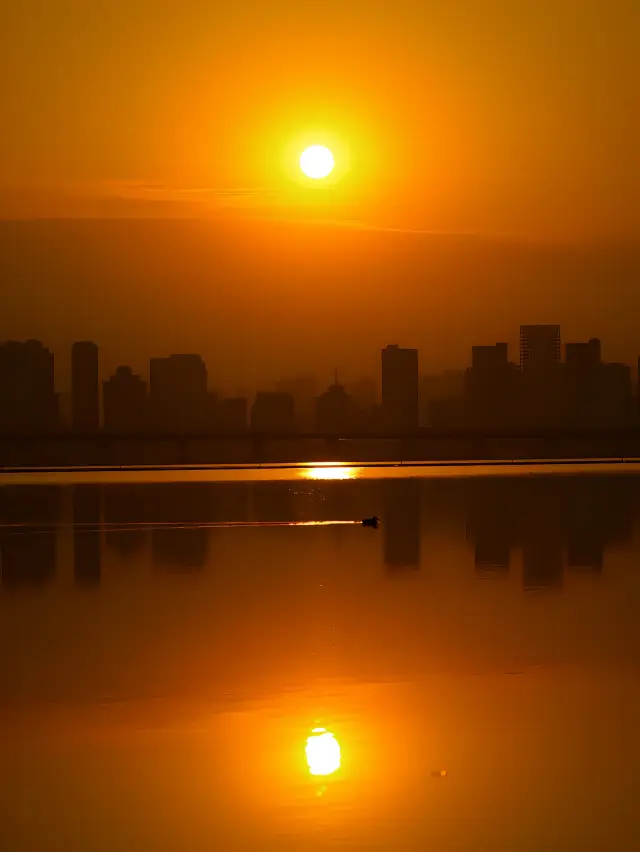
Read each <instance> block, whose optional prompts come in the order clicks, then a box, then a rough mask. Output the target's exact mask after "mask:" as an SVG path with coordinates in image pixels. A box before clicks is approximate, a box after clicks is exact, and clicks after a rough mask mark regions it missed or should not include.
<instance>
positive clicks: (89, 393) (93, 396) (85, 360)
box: [71, 341, 100, 432]
mask: <svg viewBox="0 0 640 852" xmlns="http://www.w3.org/2000/svg"><path fill="white" fill-rule="evenodd" d="M71 392H72V411H71V425H72V427H73V429H74V430H75V431H76V432H96V431H97V430H98V429H99V427H100V391H99V382H98V347H97V346H96V344H95V343H91V342H90V341H81V342H78V343H74V344H73V346H72V347H71Z"/></svg>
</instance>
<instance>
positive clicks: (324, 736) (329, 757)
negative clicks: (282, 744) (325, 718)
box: [305, 728, 340, 775]
mask: <svg viewBox="0 0 640 852" xmlns="http://www.w3.org/2000/svg"><path fill="white" fill-rule="evenodd" d="M305 754H306V756H307V764H308V765H309V772H310V773H311V775H331V774H332V773H334V772H335V771H336V770H337V769H339V768H340V744H339V743H338V740H337V739H336V738H335V736H334V735H333V734H332V733H331V732H330V731H327V730H326V729H325V728H314V729H313V731H312V732H311V736H309V737H307V745H306V747H305Z"/></svg>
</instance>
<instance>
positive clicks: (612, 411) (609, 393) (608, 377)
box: [602, 363, 632, 426]
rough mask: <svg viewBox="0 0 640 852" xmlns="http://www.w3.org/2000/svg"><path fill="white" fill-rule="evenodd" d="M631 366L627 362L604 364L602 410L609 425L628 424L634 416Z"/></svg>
mask: <svg viewBox="0 0 640 852" xmlns="http://www.w3.org/2000/svg"><path fill="white" fill-rule="evenodd" d="M631 405H632V385H631V368H630V367H629V366H628V365H627V364H615V363H614V364H603V365H602V410H603V412H604V413H605V416H606V424H607V425H608V426H626V425H628V424H629V423H630V422H631V417H632V408H631Z"/></svg>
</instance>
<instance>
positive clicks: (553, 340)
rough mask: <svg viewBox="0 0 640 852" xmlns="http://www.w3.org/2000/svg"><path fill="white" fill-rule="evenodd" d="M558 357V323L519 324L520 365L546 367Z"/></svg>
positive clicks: (559, 354)
mask: <svg viewBox="0 0 640 852" xmlns="http://www.w3.org/2000/svg"><path fill="white" fill-rule="evenodd" d="M560 359H561V345H560V326H559V325H521V326H520V366H521V367H527V366H531V367H546V366H548V365H549V364H553V363H555V362H558V361H560Z"/></svg>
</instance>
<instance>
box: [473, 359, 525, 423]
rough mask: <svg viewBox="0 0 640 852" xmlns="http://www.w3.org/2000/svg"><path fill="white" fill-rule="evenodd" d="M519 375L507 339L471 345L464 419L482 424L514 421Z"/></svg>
mask: <svg viewBox="0 0 640 852" xmlns="http://www.w3.org/2000/svg"><path fill="white" fill-rule="evenodd" d="M518 379H519V373H518V370H517V367H516V365H515V364H510V363H509V357H508V349H507V344H506V343H496V344H495V345H493V346H473V347H472V348H471V368H470V369H469V370H467V374H466V377H465V402H466V406H465V409H466V411H465V413H466V419H467V421H468V422H469V423H470V424H472V425H474V426H478V427H485V428H488V427H492V426H497V427H500V426H502V427H504V426H513V425H515V423H516V400H517V391H518V385H519V383H518Z"/></svg>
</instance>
